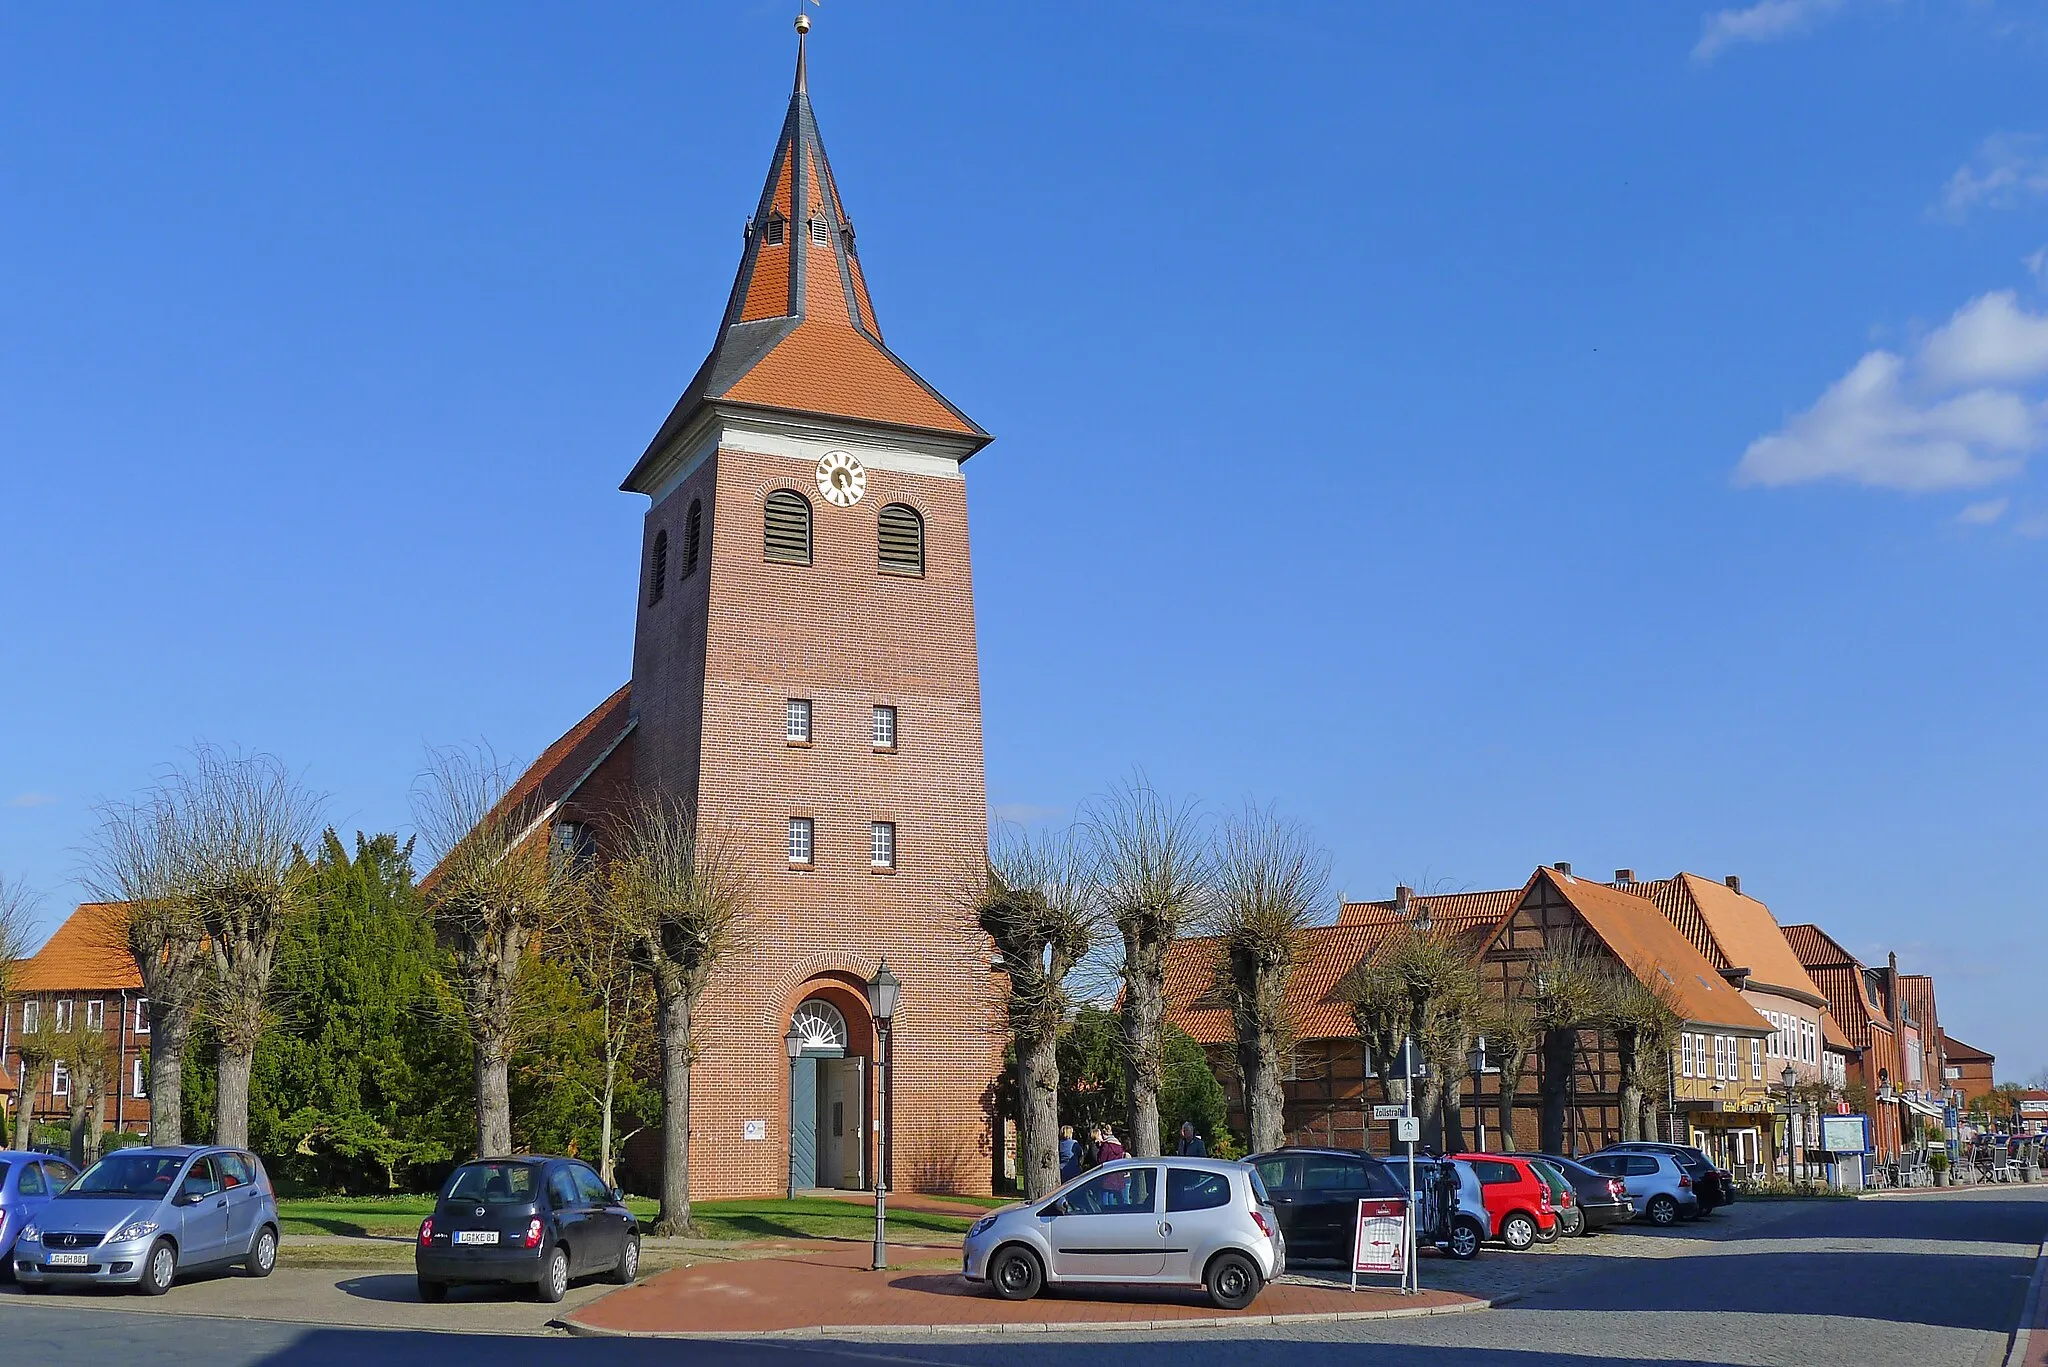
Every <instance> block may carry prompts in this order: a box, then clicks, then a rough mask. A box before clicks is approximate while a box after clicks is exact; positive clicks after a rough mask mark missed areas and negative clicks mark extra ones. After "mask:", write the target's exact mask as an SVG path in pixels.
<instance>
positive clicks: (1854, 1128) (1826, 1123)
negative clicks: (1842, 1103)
mask: <svg viewBox="0 0 2048 1367" xmlns="http://www.w3.org/2000/svg"><path fill="white" fill-rule="evenodd" d="M1820 1147H1821V1148H1822V1149H1823V1150H1825V1151H1826V1152H1828V1153H1868V1152H1869V1151H1870V1120H1869V1118H1868V1117H1867V1116H1860V1115H1824V1116H1822V1117H1821V1118H1820Z"/></svg>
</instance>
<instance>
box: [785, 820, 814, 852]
mask: <svg viewBox="0 0 2048 1367" xmlns="http://www.w3.org/2000/svg"><path fill="white" fill-rule="evenodd" d="M814 834H815V828H814V827H813V826H812V824H811V819H810V818H809V817H807V816H793V817H791V818H790V819H789V862H790V863H792V864H808V863H810V862H811V855H812V850H813V844H814V842H813V839H812V837H813V835H814Z"/></svg>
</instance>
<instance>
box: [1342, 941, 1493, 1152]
mask: <svg viewBox="0 0 2048 1367" xmlns="http://www.w3.org/2000/svg"><path fill="white" fill-rule="evenodd" d="M1472 958H1473V956H1472V954H1471V953H1470V952H1469V949H1468V948H1467V946H1466V945H1465V944H1463V943H1462V942H1461V941H1459V940H1457V939H1456V938H1454V937H1451V936H1448V935H1445V934H1443V933H1441V932H1440V931H1437V930H1434V929H1430V928H1428V927H1426V926H1425V925H1423V924H1421V923H1420V921H1419V920H1418V921H1417V922H1411V923H1410V924H1409V925H1407V926H1405V927H1403V928H1402V929H1401V930H1400V931H1398V932H1397V933H1396V934H1395V935H1394V936H1393V937H1392V938H1391V939H1389V940H1388V941H1387V942H1386V943H1384V944H1382V945H1381V946H1380V947H1379V949H1378V950H1377V951H1375V952H1374V953H1373V954H1372V955H1371V956H1370V957H1368V958H1367V959H1366V960H1365V961H1364V962H1363V963H1360V964H1359V965H1358V966H1357V967H1356V968H1354V969H1353V970H1352V971H1351V973H1350V974H1349V976H1348V977H1347V978H1346V979H1345V981H1344V984H1343V986H1342V987H1341V988H1340V991H1341V992H1342V993H1343V996H1344V998H1345V1000H1347V1001H1349V1002H1350V1003H1351V1014H1352V1019H1353V1020H1354V1021H1355V1022H1356V1023H1357V1026H1358V1033H1359V1038H1360V1039H1361V1040H1362V1041H1363V1042H1364V1044H1365V1049H1366V1052H1367V1054H1368V1055H1370V1057H1371V1059H1372V1061H1373V1064H1374V1066H1375V1067H1376V1068H1377V1069H1378V1071H1379V1074H1380V1080H1381V1083H1382V1085H1383V1086H1384V1087H1385V1089H1386V1094H1387V1100H1388V1101H1389V1102H1391V1103H1394V1104H1396V1105H1398V1104H1401V1103H1403V1102H1406V1101H1408V1100H1409V1097H1408V1087H1407V1079H1406V1077H1405V1075H1403V1074H1400V1073H1397V1072H1396V1071H1395V1069H1396V1067H1397V1066H1398V1064H1399V1062H1400V1054H1401V1045H1402V1043H1403V1042H1404V1041H1405V1040H1410V1039H1412V1040H1414V1041H1415V1042H1416V1048H1417V1049H1418V1050H1419V1051H1421V1053H1422V1056H1423V1058H1424V1060H1425V1061H1429V1060H1430V1055H1431V1053H1432V1052H1434V1053H1435V1054H1436V1055H1437V1056H1438V1058H1442V1057H1443V1056H1444V1055H1445V1054H1446V1053H1448V1052H1449V1051H1448V1049H1447V1048H1446V1046H1445V1044H1444V1040H1445V1039H1446V1038H1447V1037H1453V1036H1456V1035H1458V1034H1461V1033H1462V1032H1463V1030H1464V1028H1465V1026H1464V1022H1466V1021H1468V1020H1470V1019H1471V1018H1472V1017H1473V1016H1474V1015H1476V1013H1477V1011H1478V1001H1479V975H1478V973H1477V971H1476V970H1475V969H1474V968H1473V965H1472ZM1441 1086H1442V1069H1441V1068H1438V1067H1432V1068H1431V1070H1430V1076H1428V1077H1426V1078H1425V1079H1423V1082H1422V1086H1421V1088H1420V1089H1419V1093H1420V1095H1419V1096H1418V1097H1417V1099H1416V1102H1415V1105H1414V1110H1415V1113H1416V1114H1417V1115H1419V1116H1422V1117H1424V1119H1425V1121H1427V1119H1428V1117H1429V1116H1430V1115H1431V1114H1432V1113H1433V1112H1436V1111H1439V1110H1440V1097H1441V1092H1440V1091H1439V1090H1438V1089H1439V1088H1440V1087H1441Z"/></svg>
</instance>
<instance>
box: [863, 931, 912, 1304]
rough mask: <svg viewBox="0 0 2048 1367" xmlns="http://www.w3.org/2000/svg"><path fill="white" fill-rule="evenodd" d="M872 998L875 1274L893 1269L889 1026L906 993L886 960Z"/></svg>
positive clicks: (870, 986) (871, 984) (870, 988)
mask: <svg viewBox="0 0 2048 1367" xmlns="http://www.w3.org/2000/svg"><path fill="white" fill-rule="evenodd" d="M865 986H866V988H867V995H868V1014H869V1015H871V1016H873V1017H874V1018H875V1033H876V1034H877V1035H878V1036H879V1037H880V1042H881V1057H880V1059H879V1061H878V1062H877V1064H876V1067H877V1070H878V1072H879V1074H880V1079H879V1080H880V1082H881V1088H880V1090H881V1094H882V1127H881V1134H880V1137H879V1140H878V1143H877V1146H876V1147H877V1148H878V1149H879V1150H880V1152H879V1153H877V1154H876V1157H875V1258H874V1270H875V1271H877V1272H880V1271H883V1270H884V1269H886V1268H887V1267H888V1266H889V1226H888V1220H889V1214H888V1206H889V1167H890V1164H889V1159H890V1153H889V1141H890V1138H891V1133H892V1127H893V1124H894V1121H895V1118H896V1117H895V1108H894V1107H893V1106H892V1105H891V1104H890V1103H891V1100H892V1097H891V1093H890V1067H889V1063H890V1057H889V1050H890V1038H889V1022H890V1021H891V1020H893V1019H894V1018H895V1015H896V1001H897V998H898V996H899V995H900V994H901V993H902V991H903V984H902V983H901V982H900V981H898V980H897V977H896V975H895V974H894V973H891V972H890V971H889V961H888V960H887V959H883V960H882V962H881V963H880V965H878V966H877V967H876V969H875V976H874V977H872V978H869V979H868V980H867V983H866V984H865Z"/></svg>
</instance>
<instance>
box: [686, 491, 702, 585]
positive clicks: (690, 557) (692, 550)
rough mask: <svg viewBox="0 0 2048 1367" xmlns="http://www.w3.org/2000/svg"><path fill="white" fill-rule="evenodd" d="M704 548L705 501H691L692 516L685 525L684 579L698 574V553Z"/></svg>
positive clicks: (698, 499) (695, 499)
mask: <svg viewBox="0 0 2048 1367" xmlns="http://www.w3.org/2000/svg"><path fill="white" fill-rule="evenodd" d="M703 546H704V500H702V499H700V498H693V499H691V500H690V516H689V518H688V520H687V521H685V522H684V524H683V578H685V579H688V578H689V577H690V576H691V575H693V574H695V573H696V572H697V553H698V551H700V550H702V549H703Z"/></svg>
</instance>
